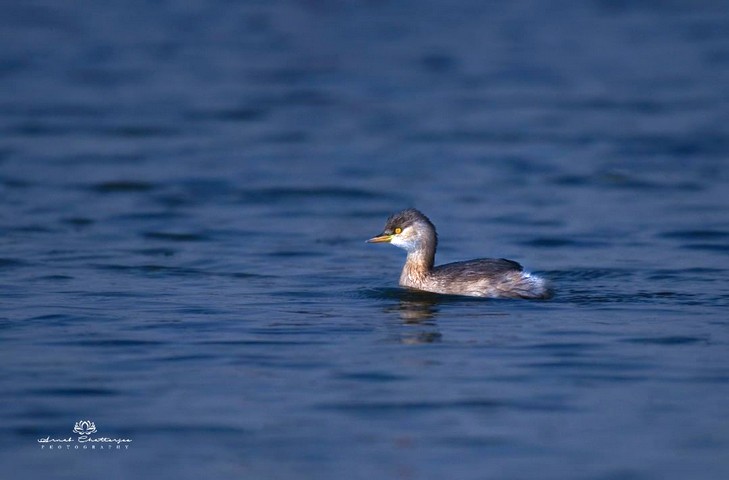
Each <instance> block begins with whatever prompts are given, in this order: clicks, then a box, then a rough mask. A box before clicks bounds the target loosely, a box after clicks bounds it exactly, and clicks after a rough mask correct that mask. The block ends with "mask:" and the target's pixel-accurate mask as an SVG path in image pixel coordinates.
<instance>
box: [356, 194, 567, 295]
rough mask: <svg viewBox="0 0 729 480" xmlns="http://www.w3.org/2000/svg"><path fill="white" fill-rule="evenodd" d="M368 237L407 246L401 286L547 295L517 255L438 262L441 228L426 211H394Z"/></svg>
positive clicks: (452, 291) (460, 292)
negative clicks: (520, 262)
mask: <svg viewBox="0 0 729 480" xmlns="http://www.w3.org/2000/svg"><path fill="white" fill-rule="evenodd" d="M367 242H368V243H390V244H392V245H395V246H396V247H399V248H402V249H404V250H405V251H407V259H406V261H405V266H404V267H403V269H402V273H401V275H400V286H403V287H406V288H409V289H414V290H421V291H425V292H432V293H439V294H446V295H465V296H470V297H486V298H514V299H516V298H523V299H542V300H544V299H548V298H551V297H552V296H553V289H552V287H551V285H550V284H549V283H548V282H547V281H546V280H545V279H544V278H542V277H539V276H537V275H534V274H532V273H529V272H526V271H525V270H524V268H523V267H522V266H521V265H520V264H519V263H517V262H515V261H513V260H507V259H505V258H479V259H475V260H467V261H464V262H454V263H447V264H445V265H439V266H437V267H436V266H435V251H436V248H437V246H438V234H437V232H436V230H435V225H433V222H431V221H430V219H429V218H428V217H426V216H425V215H424V214H423V213H422V212H420V211H419V210H416V209H414V208H408V209H406V210H403V211H401V212H398V213H395V214H392V215H390V217H389V218H388V219H387V222H386V223H385V228H384V229H383V231H382V233H380V234H379V235H377V236H375V237H372V238H370V239H369V240H367Z"/></svg>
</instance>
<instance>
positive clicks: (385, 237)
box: [367, 235, 394, 243]
mask: <svg viewBox="0 0 729 480" xmlns="http://www.w3.org/2000/svg"><path fill="white" fill-rule="evenodd" d="M393 236H394V235H380V236H377V237H372V238H370V239H369V240H367V243H384V242H389V241H391V240H392V237H393Z"/></svg>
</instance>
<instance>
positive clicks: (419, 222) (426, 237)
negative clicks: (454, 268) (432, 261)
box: [367, 208, 438, 252]
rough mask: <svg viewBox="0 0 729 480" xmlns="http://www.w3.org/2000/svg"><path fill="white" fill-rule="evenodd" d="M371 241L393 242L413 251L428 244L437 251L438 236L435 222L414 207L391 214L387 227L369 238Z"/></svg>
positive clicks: (397, 245)
mask: <svg viewBox="0 0 729 480" xmlns="http://www.w3.org/2000/svg"><path fill="white" fill-rule="evenodd" d="M367 241H368V242H369V243H383V242H387V243H391V244H393V245H395V246H396V247H400V248H402V249H405V250H407V251H408V252H412V251H415V250H419V249H421V248H424V247H425V246H426V245H427V246H428V247H430V248H432V249H433V251H435V247H436V245H437V243H438V236H437V234H436V233H435V226H433V223H432V222H431V221H430V220H429V219H428V217H426V216H425V215H423V214H422V213H421V212H420V211H418V210H415V209H414V208H408V209H407V210H403V211H402V212H398V213H395V214H393V215H390V218H388V219H387V223H385V229H384V230H383V231H382V233H381V234H379V235H378V236H376V237H373V238H370V239H369V240H367Z"/></svg>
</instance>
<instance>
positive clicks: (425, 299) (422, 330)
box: [385, 290, 443, 344]
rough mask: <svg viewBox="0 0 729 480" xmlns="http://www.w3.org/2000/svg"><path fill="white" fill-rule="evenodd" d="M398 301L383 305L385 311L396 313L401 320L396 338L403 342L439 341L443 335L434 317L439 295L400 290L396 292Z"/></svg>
mask: <svg viewBox="0 0 729 480" xmlns="http://www.w3.org/2000/svg"><path fill="white" fill-rule="evenodd" d="M397 297H398V303H397V304H396V305H390V306H387V307H385V312H386V313H397V314H398V316H399V317H400V320H401V321H402V323H401V325H400V328H398V332H397V340H398V341H399V342H400V343H404V344H421V343H434V342H439V341H440V340H441V339H442V337H443V335H442V334H441V333H440V331H439V330H438V325H437V323H436V319H437V317H438V311H439V308H438V306H439V296H438V295H436V294H431V293H427V292H413V291H409V290H402V291H400V292H399V293H398V294H397Z"/></svg>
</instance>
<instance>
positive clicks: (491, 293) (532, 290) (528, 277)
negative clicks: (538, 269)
mask: <svg viewBox="0 0 729 480" xmlns="http://www.w3.org/2000/svg"><path fill="white" fill-rule="evenodd" d="M419 288H421V289H423V290H428V291H431V292H437V293H445V294H451V295H471V296H477V297H492V298H548V297H549V296H550V295H551V292H550V290H549V287H548V286H547V285H546V283H545V282H544V280H543V279H541V278H540V277H537V276H534V275H532V274H530V273H527V272H525V271H524V268H523V267H522V266H521V265H520V264H519V263H517V262H514V261H512V260H507V259H505V258H479V259H476V260H468V261H465V262H454V263H447V264H445V265H440V266H438V267H435V268H434V269H433V270H432V271H431V272H430V274H429V275H428V276H427V277H426V278H425V279H424V280H423V284H422V285H421V286H419Z"/></svg>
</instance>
